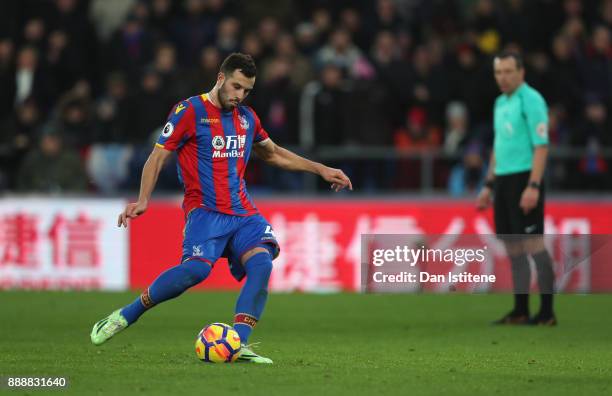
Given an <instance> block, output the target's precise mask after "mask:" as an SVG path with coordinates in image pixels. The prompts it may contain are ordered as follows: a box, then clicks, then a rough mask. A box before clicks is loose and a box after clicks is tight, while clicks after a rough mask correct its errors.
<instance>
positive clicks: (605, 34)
mask: <svg viewBox="0 0 612 396" xmlns="http://www.w3.org/2000/svg"><path fill="white" fill-rule="evenodd" d="M581 69H582V79H583V81H584V89H585V94H586V95H597V96H598V97H600V98H601V99H602V100H604V101H607V100H609V99H611V98H612V95H611V89H612V40H611V39H610V30H609V29H608V28H607V27H605V26H597V27H596V28H595V29H594V30H593V34H592V36H591V40H590V42H589V44H588V46H587V49H586V56H585V59H584V60H583V61H582V62H581Z"/></svg>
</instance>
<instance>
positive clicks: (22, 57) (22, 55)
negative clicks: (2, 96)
mask: <svg viewBox="0 0 612 396" xmlns="http://www.w3.org/2000/svg"><path fill="white" fill-rule="evenodd" d="M47 81H48V79H47V78H46V76H45V75H44V73H43V70H42V67H41V66H40V61H39V56H38V51H37V50H36V49H35V48H34V47H29V46H26V47H22V48H21V49H20V50H19V52H18V53H17V68H16V70H15V82H16V86H15V91H16V92H15V98H14V103H15V105H16V106H19V105H20V104H21V103H23V102H24V101H25V100H26V99H30V98H33V99H35V100H36V101H37V102H39V103H45V104H47V99H48V95H47V87H46V83H47Z"/></svg>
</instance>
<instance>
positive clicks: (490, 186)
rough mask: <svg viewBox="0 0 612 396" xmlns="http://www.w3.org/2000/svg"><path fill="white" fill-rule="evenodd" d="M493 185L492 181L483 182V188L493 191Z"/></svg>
mask: <svg viewBox="0 0 612 396" xmlns="http://www.w3.org/2000/svg"><path fill="white" fill-rule="evenodd" d="M494 183H495V182H494V181H493V180H487V181H485V183H484V186H485V187H487V188H490V189H493V185H494Z"/></svg>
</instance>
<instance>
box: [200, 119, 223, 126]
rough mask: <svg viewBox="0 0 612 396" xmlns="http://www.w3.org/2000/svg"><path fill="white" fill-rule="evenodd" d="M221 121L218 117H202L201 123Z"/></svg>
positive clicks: (209, 123) (208, 123)
mask: <svg viewBox="0 0 612 396" xmlns="http://www.w3.org/2000/svg"><path fill="white" fill-rule="evenodd" d="M220 122H221V120H220V119H218V118H200V124H207V125H211V124H218V123H220Z"/></svg>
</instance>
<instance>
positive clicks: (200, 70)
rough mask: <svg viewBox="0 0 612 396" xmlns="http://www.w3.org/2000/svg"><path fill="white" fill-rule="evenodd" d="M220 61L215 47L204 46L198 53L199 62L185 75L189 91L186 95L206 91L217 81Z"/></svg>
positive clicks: (219, 55)
mask: <svg viewBox="0 0 612 396" xmlns="http://www.w3.org/2000/svg"><path fill="white" fill-rule="evenodd" d="M221 61H222V59H221V54H220V53H219V50H218V49H217V48H216V47H212V46H211V47H206V48H204V49H203V50H202V52H201V54H200V62H199V64H198V65H196V67H195V68H194V69H193V70H191V72H190V73H189V75H188V77H187V82H188V88H189V90H190V91H191V92H189V93H188V94H187V95H194V94H197V93H201V92H208V91H209V90H210V89H211V88H212V87H213V85H215V83H216V81H217V74H218V73H219V67H220V66H221Z"/></svg>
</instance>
